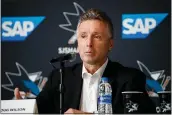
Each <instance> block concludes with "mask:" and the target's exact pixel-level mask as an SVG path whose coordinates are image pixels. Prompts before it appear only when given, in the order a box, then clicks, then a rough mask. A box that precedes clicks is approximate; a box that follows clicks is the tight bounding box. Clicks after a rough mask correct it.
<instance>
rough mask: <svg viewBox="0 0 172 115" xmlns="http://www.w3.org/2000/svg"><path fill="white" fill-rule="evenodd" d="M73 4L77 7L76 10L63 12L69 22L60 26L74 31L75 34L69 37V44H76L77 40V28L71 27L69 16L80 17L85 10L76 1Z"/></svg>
mask: <svg viewBox="0 0 172 115" xmlns="http://www.w3.org/2000/svg"><path fill="white" fill-rule="evenodd" d="M73 5H74V7H75V10H76V12H75V13H72V12H63V15H64V17H65V19H66V21H67V24H60V25H59V27H60V28H62V29H64V30H66V31H69V32H73V33H74V34H73V36H72V37H71V38H70V39H69V41H68V44H74V43H75V42H76V40H77V38H76V29H71V28H70V27H72V23H71V21H70V19H69V17H68V16H77V17H79V16H80V14H81V13H83V12H85V11H84V9H83V8H82V7H81V6H80V5H79V4H78V3H76V2H73Z"/></svg>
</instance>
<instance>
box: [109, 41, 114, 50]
mask: <svg viewBox="0 0 172 115" xmlns="http://www.w3.org/2000/svg"><path fill="white" fill-rule="evenodd" d="M113 46H114V40H113V39H112V38H111V39H110V45H109V51H110V50H111V49H112V48H113Z"/></svg>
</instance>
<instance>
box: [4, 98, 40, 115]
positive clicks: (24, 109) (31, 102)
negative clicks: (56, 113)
mask: <svg viewBox="0 0 172 115" xmlns="http://www.w3.org/2000/svg"><path fill="white" fill-rule="evenodd" d="M2 113H28V114H31V113H32V114H37V113H38V109H37V104H36V99H21V100H1V114H2Z"/></svg>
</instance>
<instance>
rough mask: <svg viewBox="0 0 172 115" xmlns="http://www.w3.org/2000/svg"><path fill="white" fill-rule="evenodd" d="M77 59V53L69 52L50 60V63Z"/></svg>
mask: <svg viewBox="0 0 172 115" xmlns="http://www.w3.org/2000/svg"><path fill="white" fill-rule="evenodd" d="M75 59H76V53H68V54H66V55H63V56H60V57H56V58H53V59H51V60H50V63H55V62H65V61H69V62H73V61H74V60H75Z"/></svg>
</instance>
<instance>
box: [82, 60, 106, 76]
mask: <svg viewBox="0 0 172 115" xmlns="http://www.w3.org/2000/svg"><path fill="white" fill-rule="evenodd" d="M108 61H109V60H108V58H107V59H106V61H105V63H104V64H103V65H102V66H101V67H100V68H99V69H98V70H97V71H96V72H95V73H94V74H98V75H99V76H101V77H102V75H103V72H104V70H105V68H106V66H107V63H108ZM85 73H86V74H90V73H88V71H87V70H86V68H85V66H84V64H83V66H82V78H83V76H84V74H85ZM94 74H93V75H94Z"/></svg>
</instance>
